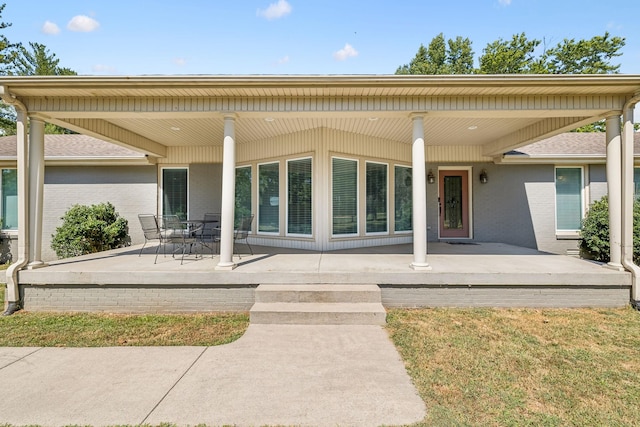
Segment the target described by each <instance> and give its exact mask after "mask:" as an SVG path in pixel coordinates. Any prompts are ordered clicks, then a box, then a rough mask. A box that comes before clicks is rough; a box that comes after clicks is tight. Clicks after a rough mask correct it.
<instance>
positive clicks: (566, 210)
mask: <svg viewBox="0 0 640 427" xmlns="http://www.w3.org/2000/svg"><path fill="white" fill-rule="evenodd" d="M582 187H583V184H582V168H580V167H562V168H556V230H557V231H578V230H580V226H581V222H582V214H583V201H582Z"/></svg>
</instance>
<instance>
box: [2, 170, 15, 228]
mask: <svg viewBox="0 0 640 427" xmlns="http://www.w3.org/2000/svg"><path fill="white" fill-rule="evenodd" d="M5 169H7V170H14V171H16V174H17V173H18V168H11V167H7V168H0V172H1V171H2V170H5ZM16 178H17V177H16ZM16 185H17V184H16ZM0 188H2V173H0ZM3 200H4V197H0V204H1V203H2V201H3ZM0 208H2V206H0ZM18 209H19V208H18ZM0 212H2V210H1V209H0ZM16 215H17V212H16ZM18 221H19V219H18ZM3 226H4V221H2V223H1V224H0V231H1V232H2V233H3V234H7V235H11V234H17V233H18V229H17V228H4V227H3Z"/></svg>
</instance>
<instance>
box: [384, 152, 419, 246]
mask: <svg viewBox="0 0 640 427" xmlns="http://www.w3.org/2000/svg"><path fill="white" fill-rule="evenodd" d="M397 167H399V168H404V169H409V170H410V171H411V174H412V176H413V167H412V166H409V165H403V164H400V163H394V164H393V183H394V184H395V182H396V168H397ZM412 185H413V183H412ZM397 196H398V195H397V193H396V187H395V185H394V187H393V227H389V231H390V232H393V234H413V223H412V224H411V230H396V200H397ZM389 206H391V204H390V205H389ZM411 206H413V193H412V195H411ZM411 217H412V218H413V213H412V214H411Z"/></svg>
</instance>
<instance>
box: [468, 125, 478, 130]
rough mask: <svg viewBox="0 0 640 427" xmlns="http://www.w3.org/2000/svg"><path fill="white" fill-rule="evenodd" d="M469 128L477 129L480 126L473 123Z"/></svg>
mask: <svg viewBox="0 0 640 427" xmlns="http://www.w3.org/2000/svg"><path fill="white" fill-rule="evenodd" d="M467 129H469V130H476V129H478V126H476V125H471V126H469V127H468V128H467Z"/></svg>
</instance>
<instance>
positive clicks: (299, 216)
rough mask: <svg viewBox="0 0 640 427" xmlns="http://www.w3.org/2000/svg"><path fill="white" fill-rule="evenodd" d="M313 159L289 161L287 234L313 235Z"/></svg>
mask: <svg viewBox="0 0 640 427" xmlns="http://www.w3.org/2000/svg"><path fill="white" fill-rule="evenodd" d="M311 184H312V179H311V158H306V159H296V160H289V161H287V234H292V235H303V236H311V234H312V222H313V221H312V219H313V218H312V212H313V203H312V185H311Z"/></svg>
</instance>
